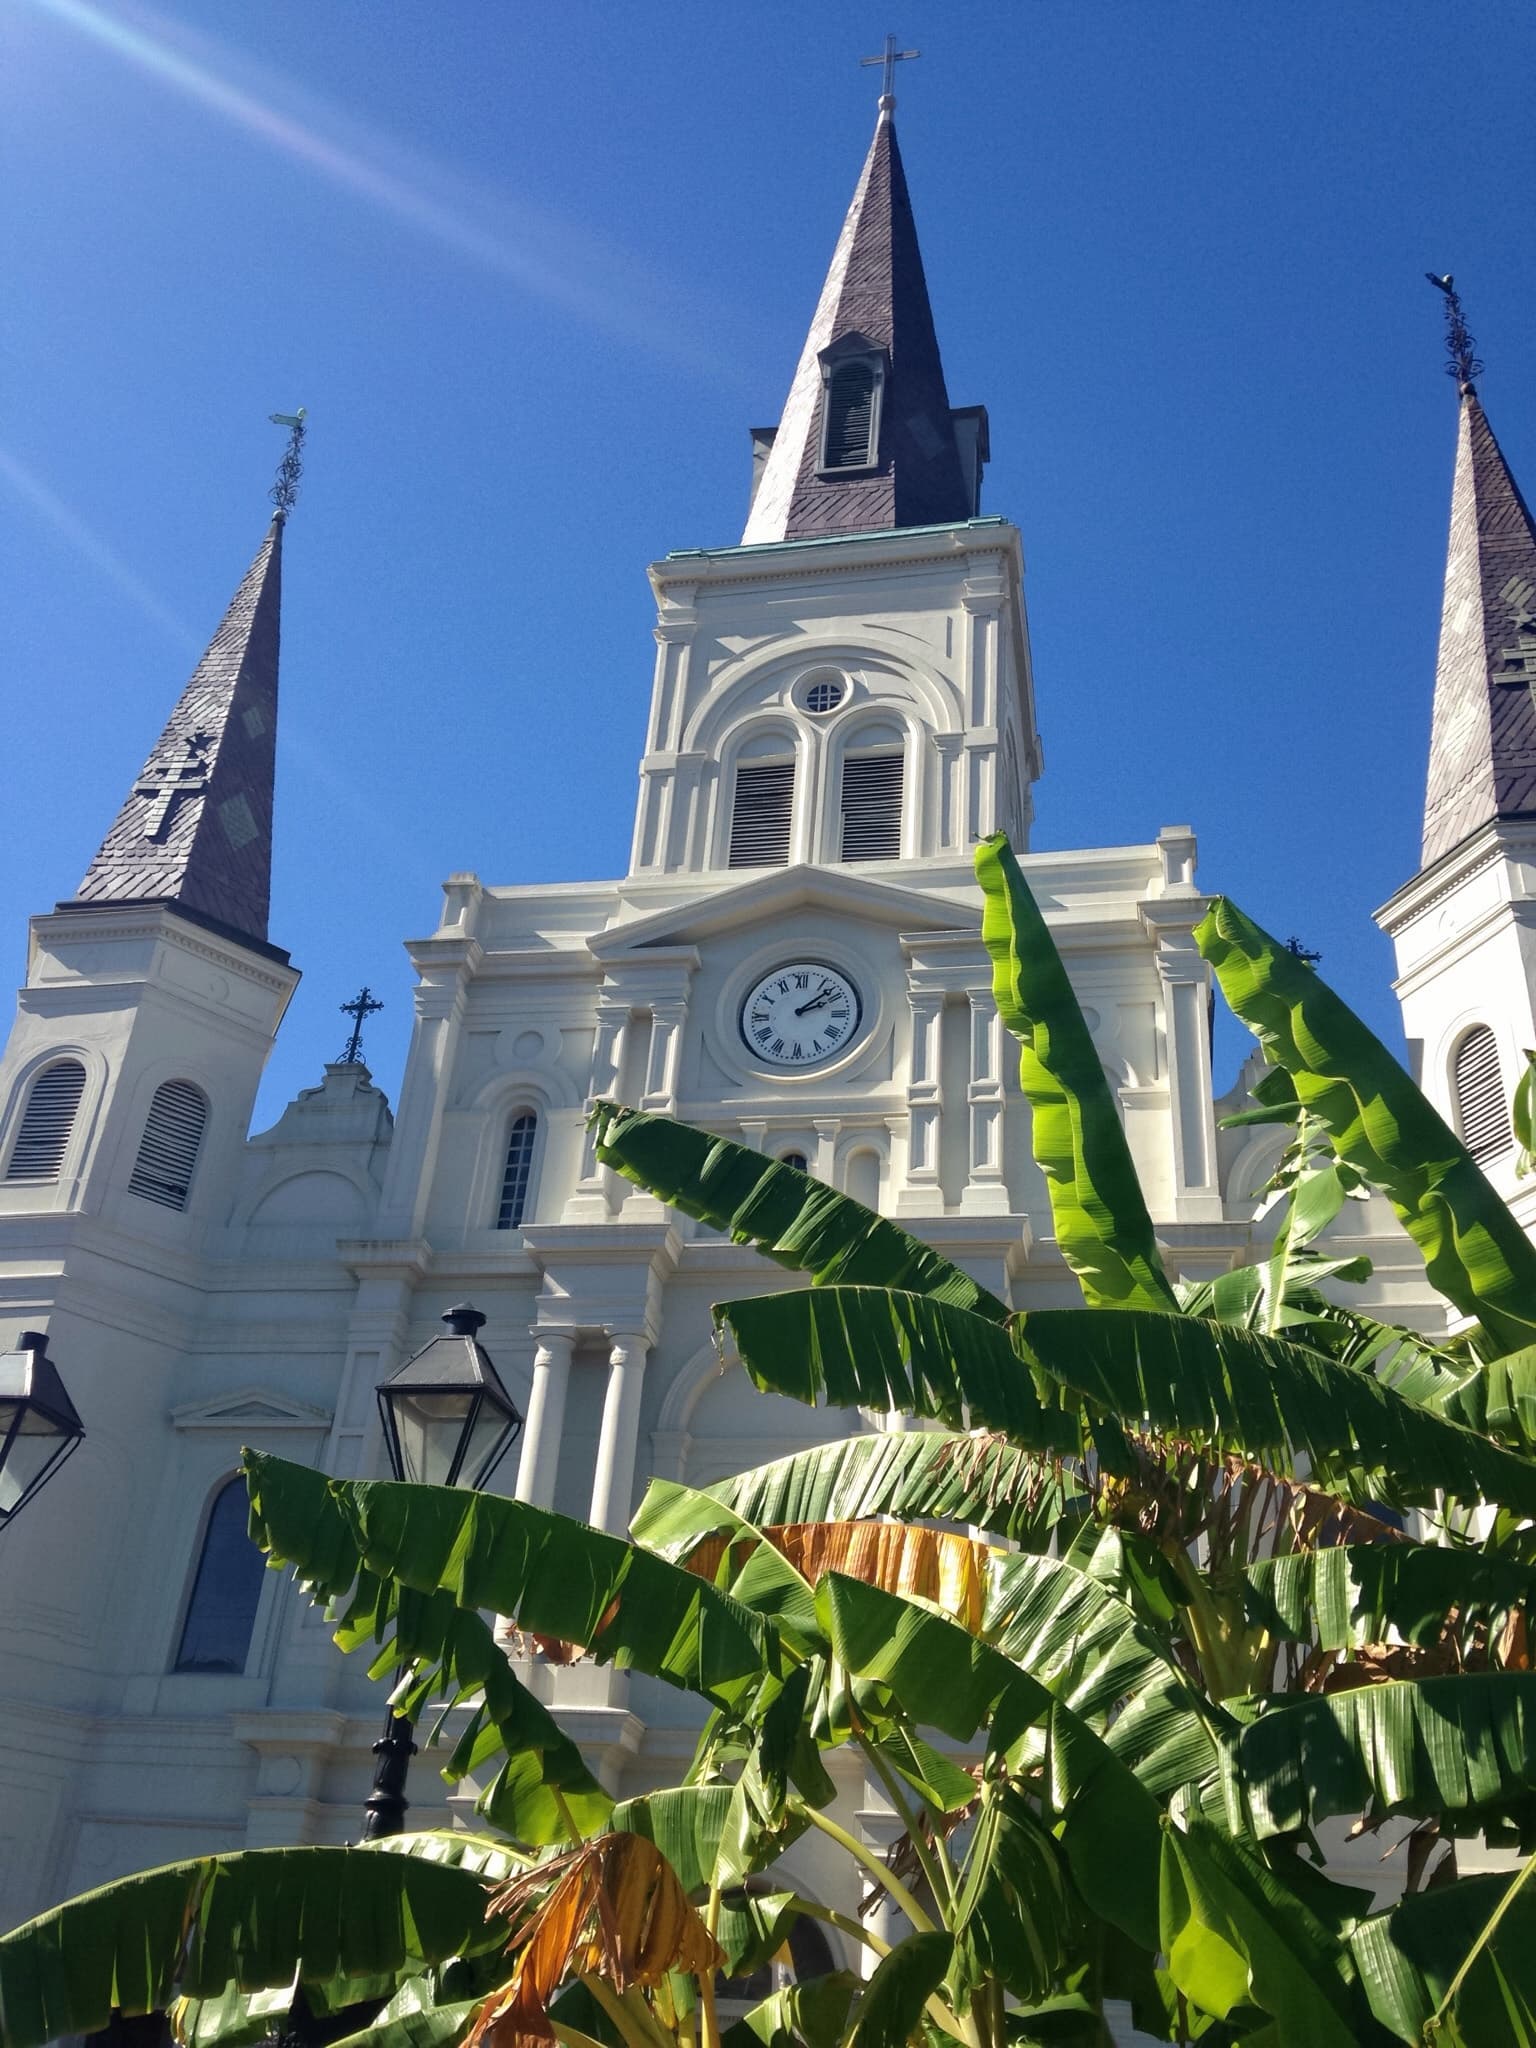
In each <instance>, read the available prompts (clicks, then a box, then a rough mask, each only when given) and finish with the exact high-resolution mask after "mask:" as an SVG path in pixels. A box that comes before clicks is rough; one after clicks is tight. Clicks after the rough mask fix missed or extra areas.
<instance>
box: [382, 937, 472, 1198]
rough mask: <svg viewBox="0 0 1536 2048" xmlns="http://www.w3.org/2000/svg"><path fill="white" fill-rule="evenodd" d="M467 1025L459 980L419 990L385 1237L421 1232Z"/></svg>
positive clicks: (392, 1155)
mask: <svg viewBox="0 0 1536 2048" xmlns="http://www.w3.org/2000/svg"><path fill="white" fill-rule="evenodd" d="M463 1020H464V988H463V983H462V981H461V979H460V978H459V976H458V975H457V974H455V975H454V977H453V979H451V980H446V981H442V982H438V983H436V984H431V985H429V984H423V985H422V986H420V987H419V988H418V989H417V990H416V1023H415V1026H414V1029H413V1031H412V1034H411V1052H410V1058H409V1059H408V1060H407V1061H406V1064H405V1085H404V1087H403V1088H402V1089H401V1091H400V1108H399V1112H398V1114H397V1116H396V1118H395V1130H394V1137H393V1139H392V1141H391V1144H390V1148H389V1163H388V1166H387V1168H386V1171H385V1176H384V1194H383V1197H382V1199H381V1201H380V1204H379V1224H378V1230H379V1235H380V1236H381V1237H411V1236H414V1235H415V1233H416V1232H417V1231H418V1230H419V1229H420V1228H421V1225H422V1219H423V1218H424V1216H425V1214H426V1208H427V1200H428V1197H429V1195H430V1194H431V1191H432V1173H433V1168H434V1167H435V1165H436V1163H437V1143H438V1138H439V1135H440V1134H441V1131H442V1123H443V1109H444V1106H445V1103H446V1101H447V1094H448V1082H449V1078H450V1076H451V1074H452V1071H453V1057H454V1054H455V1052H456V1051H457V1049H458V1043H459V1031H460V1029H461V1027H462V1024H463Z"/></svg>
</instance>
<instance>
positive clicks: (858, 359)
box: [742, 39, 988, 543]
mask: <svg viewBox="0 0 1536 2048" xmlns="http://www.w3.org/2000/svg"><path fill="white" fill-rule="evenodd" d="M915 55H916V52H915V51H897V50H896V49H895V45H894V39H890V41H889V44H888V49H887V53H886V56H885V57H884V58H873V59H870V60H869V61H870V62H873V63H885V64H886V65H887V71H888V72H889V66H890V64H891V63H893V62H895V61H898V60H899V59H900V58H901V57H902V56H915ZM893 106H894V101H893V100H892V98H891V95H890V92H889V86H887V91H886V92H885V93H884V94H882V96H881V101H880V115H879V119H878V120H877V122H876V124H875V136H874V141H873V142H872V143H871V144H870V149H869V155H868V156H867V157H866V159H865V162H864V169H863V172H862V173H861V175H860V178H859V183H858V187H857V189H856V191H855V192H854V195H853V204H852V205H851V206H850V207H849V209H848V216H847V219H846V220H845V221H844V222H843V231H842V234H841V235H840V236H839V237H838V243H837V247H836V249H835V250H834V252H833V256H832V265H831V268H830V269H829V270H828V272H827V277H826V282H825V284H824V285H823V286H822V290H821V298H820V301H819V303H818V304H817V307H816V313H815V317H814V319H813V320H812V321H811V328H810V332H809V334H808V335H807V336H806V339H805V346H804V348H803V349H802V351H801V355H800V362H799V366H798V368H797V369H796V371H795V376H794V382H793V383H792V384H791V386H790V391H789V397H788V399H787V400H786V401H785V406H784V414H783V418H782V420H781V421H780V423H779V426H778V427H777V429H764V428H759V429H757V430H756V431H755V433H754V435H753V440H754V444H755V446H756V449H757V454H758V470H757V482H756V488H755V490H754V493H753V499H752V509H751V512H750V515H749V517H748V519H747V525H746V530H745V532H744V533H743V534H742V541H743V543H752V542H756V541H784V540H806V539H814V538H819V537H822V536H825V535H829V534H839V533H870V532H881V531H888V530H889V529H890V528H892V527H901V526H941V525H947V524H949V523H951V522H959V521H961V520H965V519H970V518H973V517H974V516H975V514H976V512H977V509H978V505H979V496H980V479H981V466H982V463H983V462H984V461H985V460H986V457H987V452H988V450H987V419H986V413H985V411H984V410H983V409H982V408H981V407H979V406H973V407H969V408H966V409H964V410H963V411H960V412H956V411H954V410H953V409H952V408H951V406H950V403H949V394H948V392H947V390H946V388H945V384H944V365H943V363H942V362H941V360H940V357H939V344H938V338H937V336H936V334H935V333H934V326H933V312H932V309H931V307H930V305H929V303H928V285H927V280H926V279H925V277H924V275H923V259H922V256H921V254H920V252H919V250H918V246H917V227H916V224H915V222H914V220H913V218H912V202H911V200H910V199H909V197H908V195H907V181H906V174H905V172H904V171H903V169H902V163H901V151H900V150H899V148H898V147H897V143H896V124H895V121H894V119H893V117H892V107H893Z"/></svg>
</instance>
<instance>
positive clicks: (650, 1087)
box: [640, 1003, 688, 1116]
mask: <svg viewBox="0 0 1536 2048" xmlns="http://www.w3.org/2000/svg"><path fill="white" fill-rule="evenodd" d="M687 1016H688V1005H687V1004H686V1003H652V1005H651V1044H650V1052H649V1054H648V1056H647V1059H646V1062H645V1087H644V1089H643V1090H642V1091H641V1096H640V1107H641V1108H642V1109H648V1110H650V1111H651V1112H652V1113H653V1114H655V1115H657V1116H674V1115H676V1113H677V1073H678V1065H679V1062H680V1061H681V1059H682V1053H683V1025H684V1022H685V1021H686V1019H687Z"/></svg>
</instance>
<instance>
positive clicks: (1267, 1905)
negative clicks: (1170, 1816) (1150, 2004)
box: [1159, 1819, 1360, 2048]
mask: <svg viewBox="0 0 1536 2048" xmlns="http://www.w3.org/2000/svg"><path fill="white" fill-rule="evenodd" d="M1159 1914H1160V1919H1161V1926H1162V1949H1163V1953H1164V1955H1165V1956H1166V1958H1167V1967H1168V1971H1169V1974H1170V1975H1171V1977H1172V1978H1173V1981H1174V1983H1175V1984H1177V1985H1178V1987H1179V1989H1180V1990H1181V1991H1182V1992H1183V1993H1184V1996H1185V1997H1186V1998H1187V1999H1189V2001H1190V2002H1191V2004H1193V2005H1194V2006H1196V2007H1197V2008H1198V2009H1199V2010H1200V2011H1203V2012H1207V2013H1211V2014H1213V2015H1215V2017H1217V2018H1218V2019H1235V2020H1239V2021H1240V2020H1242V2019H1243V2018H1244V2016H1245V2015H1246V2014H1253V2015H1254V2016H1255V2017H1256V2016H1257V2014H1258V2013H1269V2014H1270V2015H1272V2017H1273V2019H1274V2021H1275V2028H1276V2031H1275V2032H1274V2034H1273V2035H1272V2036H1271V2035H1268V2034H1265V2035H1260V2034H1258V2033H1250V2032H1249V2030H1248V2028H1247V2027H1242V2028H1240V2032H1241V2036H1242V2038H1243V2039H1244V2040H1249V2039H1252V2040H1254V2041H1258V2040H1261V2039H1264V2040H1273V2042H1274V2043H1275V2044H1276V2048H1279V2044H1281V2043H1289V2042H1295V2043H1297V2044H1298V2048H1300V2044H1301V2043H1303V2042H1305V2043H1306V2044H1307V2048H1360V2035H1359V2033H1358V2032H1357V2031H1356V2027H1355V2025H1354V2024H1353V2021H1354V2011H1355V2005H1356V2000H1355V1997H1354V1994H1353V1977H1354V1966H1353V1963H1352V1960H1351V1958H1350V1955H1349V1951H1348V1950H1347V1949H1346V1948H1345V1947H1344V1946H1343V1944H1342V1943H1340V1942H1339V1941H1338V1940H1337V1939H1336V1938H1335V1936H1334V1935H1333V1934H1332V1933H1331V1932H1330V1931H1329V1929H1328V1928H1327V1927H1326V1926H1324V1925H1323V1923H1322V1922H1321V1921H1319V1920H1318V1919H1317V1918H1316V1917H1315V1915H1313V1914H1312V1913H1311V1912H1309V1910H1308V1909H1307V1907H1306V1906H1305V1905H1304V1904H1303V1903H1302V1901H1301V1900H1300V1899H1298V1898H1297V1897H1296V1896H1295V1894H1294V1893H1292V1892H1290V1891H1288V1890H1287V1889H1286V1887H1285V1886H1284V1885H1282V1884H1281V1883H1280V1882H1279V1880H1278V1879H1277V1878H1276V1877H1274V1876H1273V1875H1272V1874H1271V1873H1270V1872H1269V1871H1268V1870H1267V1869H1266V1868H1265V1867H1264V1865H1263V1863H1262V1862H1260V1860H1259V1859H1258V1858H1257V1857H1256V1856H1253V1855H1250V1854H1249V1853H1248V1852H1247V1851H1246V1850H1245V1849H1244V1848H1243V1846H1242V1845H1241V1843H1239V1842H1235V1841H1232V1840H1230V1839H1229V1838H1228V1837H1226V1836H1224V1835H1222V1834H1221V1833H1220V1831H1219V1830H1218V1829H1216V1828H1214V1827H1212V1826H1211V1824H1210V1823H1209V1822H1208V1821H1204V1820H1198V1819H1192V1820H1190V1821H1189V1823H1188V1826H1187V1828H1185V1829H1180V1828H1177V1827H1171V1828H1169V1829H1168V1830H1167V1832H1166V1833H1165V1835H1164V1837H1163V1855H1162V1868H1161V1873H1160V1899H1159Z"/></svg>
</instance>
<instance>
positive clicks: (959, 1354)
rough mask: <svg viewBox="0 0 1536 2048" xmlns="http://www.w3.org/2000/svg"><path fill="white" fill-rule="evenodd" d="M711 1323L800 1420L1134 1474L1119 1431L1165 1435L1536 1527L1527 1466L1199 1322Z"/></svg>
mask: <svg viewBox="0 0 1536 2048" xmlns="http://www.w3.org/2000/svg"><path fill="white" fill-rule="evenodd" d="M715 1319H716V1323H717V1325H718V1326H719V1327H721V1328H722V1329H724V1330H726V1331H728V1332H729V1335H730V1337H731V1339H732V1341H733V1342H734V1344H735V1346H736V1349H737V1351H738V1353H739V1354H740V1357H741V1361H742V1363H743V1365H744V1366H745V1367H746V1370H747V1372H748V1373H749V1374H750V1376H751V1377H752V1379H753V1380H754V1381H755V1383H756V1384H757V1385H758V1386H760V1387H764V1388H767V1389H769V1390H771V1391H773V1392H777V1393H785V1394H792V1395H794V1396H795V1397H796V1398H797V1399H799V1400H802V1401H806V1402H808V1403H815V1402H817V1401H818V1400H819V1401H825V1402H827V1403H829V1404H831V1405H832V1406H835V1407H860V1406H879V1407H887V1406H888V1407H894V1408H899V1409H901V1410H903V1411H904V1412H907V1413H915V1414H919V1415H936V1416H938V1417H939V1418H940V1419H941V1420H943V1421H944V1422H946V1423H948V1424H949V1425H950V1426H951V1427H955V1426H957V1425H960V1424H962V1423H966V1422H977V1423H981V1424H983V1425H984V1426H986V1427H988V1428H993V1429H1001V1430H1003V1431H1005V1432H1006V1434H1007V1435H1008V1436H1009V1437H1011V1438H1012V1439H1013V1440H1014V1441H1015V1442H1016V1443H1020V1444H1023V1445H1025V1446H1027V1447H1029V1448H1030V1449H1033V1450H1039V1451H1046V1452H1053V1453H1054V1454H1056V1455H1057V1456H1073V1455H1076V1454H1078V1453H1079V1452H1080V1451H1081V1449H1082V1448H1083V1446H1084V1443H1085V1441H1086V1439H1087V1436H1088V1434H1089V1432H1090V1431H1091V1433H1092V1435H1093V1438H1094V1441H1095V1444H1096V1448H1097V1451H1098V1454H1099V1457H1100V1460H1101V1462H1102V1464H1103V1465H1104V1467H1105V1469H1107V1470H1129V1469H1131V1468H1130V1466H1129V1464H1128V1462H1127V1459H1126V1451H1125V1444H1124V1436H1123V1431H1124V1430H1126V1429H1130V1430H1150V1431H1154V1432H1169V1433H1171V1434H1174V1435H1176V1436H1178V1437H1180V1438H1183V1439H1192V1440H1195V1441H1197V1442H1201V1443H1204V1444H1206V1445H1208V1446H1209V1447H1211V1448H1213V1449H1217V1450H1221V1451H1232V1452H1236V1453H1239V1454H1241V1455H1242V1456H1244V1457H1247V1458H1251V1459H1254V1460H1255V1461H1257V1462H1259V1463H1261V1464H1265V1465H1267V1466H1269V1467H1270V1468H1272V1469H1274V1470H1277V1471H1284V1472H1288V1473H1291V1474H1295V1473H1297V1472H1299V1471H1303V1470H1304V1471H1305V1472H1306V1474H1307V1475H1309V1476H1310V1477H1311V1479H1312V1480H1313V1482H1314V1483H1315V1484H1318V1485H1321V1486H1325V1487H1328V1488H1330V1489H1332V1490H1336V1491H1342V1492H1345V1493H1347V1494H1349V1496H1350V1497H1351V1498H1352V1499H1354V1500H1356V1501H1357V1502H1359V1503H1361V1504H1368V1503H1369V1502H1371V1501H1373V1500H1377V1501H1379V1500H1381V1499H1383V1498H1386V1499H1389V1500H1394V1501H1399V1502H1403V1503H1407V1504H1409V1505H1412V1504H1415V1503H1417V1502H1422V1501H1426V1500H1430V1499H1433V1498H1434V1496H1435V1495H1436V1494H1437V1492H1439V1491H1440V1490H1442V1489H1443V1490H1445V1491H1447V1492H1449V1493H1452V1494H1454V1495H1455V1496H1456V1497H1457V1498H1458V1499H1459V1500H1464V1501H1472V1500H1483V1501H1489V1502H1496V1503H1499V1504H1500V1505H1503V1506H1507V1507H1510V1508H1512V1509H1515V1510H1518V1511H1519V1512H1520V1513H1522V1514H1536V1463H1532V1462H1531V1461H1530V1460H1527V1459H1525V1458H1522V1457H1520V1456H1518V1455H1516V1453H1514V1452H1513V1451H1509V1450H1506V1449H1504V1448H1502V1447H1501V1446H1499V1445H1497V1444H1493V1443H1490V1442H1489V1441H1488V1440H1487V1439H1486V1438H1485V1437H1482V1436H1479V1435H1478V1434H1477V1433H1476V1432H1475V1431H1473V1430H1470V1429H1468V1428H1466V1427H1465V1426H1464V1425H1462V1424H1460V1423H1455V1422H1451V1421H1449V1420H1447V1419H1446V1418H1444V1417H1442V1416H1440V1415H1436V1414H1433V1413H1432V1412H1430V1411H1427V1410H1425V1409H1423V1408H1420V1407H1418V1406H1416V1405H1415V1404H1413V1403H1412V1402H1410V1401H1407V1400H1404V1399H1403V1398H1402V1396H1400V1395H1398V1394H1396V1393H1394V1392H1393V1390H1392V1389H1391V1388H1390V1387H1387V1386H1383V1385H1382V1384H1381V1383H1380V1382H1379V1381H1377V1380H1375V1379H1373V1378H1372V1377H1371V1375H1370V1374H1368V1373H1363V1372H1356V1371H1352V1370H1350V1369H1349V1368H1348V1367H1346V1366H1341V1365H1339V1364H1337V1363H1335V1361H1334V1360H1332V1359H1330V1358H1327V1357H1325V1356H1324V1355H1323V1354H1322V1353H1321V1352H1316V1351H1312V1350H1310V1349H1307V1348H1305V1347H1303V1346H1302V1345H1300V1344H1296V1343H1293V1342H1291V1341H1289V1340H1287V1339H1284V1338H1279V1337H1267V1336H1264V1335H1262V1334H1261V1333H1259V1332H1258V1331H1253V1330H1241V1329H1236V1328H1231V1327H1228V1326H1225V1325H1221V1324H1216V1323H1210V1322H1206V1321H1204V1320H1202V1319H1201V1318H1199V1317H1195V1316H1175V1315H1159V1314H1156V1313H1153V1312H1150V1311H1147V1310H1141V1309H1116V1310H1113V1311H1111V1310H1104V1309H1042V1310H1036V1311H1034V1312H1032V1313H1030V1314H1027V1315H1019V1316H1016V1317H1015V1318H1014V1319H1013V1322H1012V1325H1011V1329H1010V1330H1009V1331H1002V1330H997V1329H994V1328H993V1327H992V1326H991V1325H989V1324H987V1323H985V1322H983V1321H982V1320H981V1319H980V1317H977V1316H968V1315H966V1314H965V1313H964V1311H963V1310H959V1309H953V1308H949V1307H947V1306H945V1305H944V1304H942V1303H937V1302H931V1301H925V1300H923V1299H922V1298H921V1297H919V1296H916V1295H902V1294H897V1293H894V1292H888V1291H886V1290H883V1289H879V1288H872V1287H851V1288H849V1287H825V1288H818V1289H815V1290H814V1291H812V1290H806V1289H800V1290H797V1291H795V1292H793V1293H787V1294H766V1295H757V1296H754V1297H752V1298H749V1299H742V1300H738V1301H729V1302H723V1303H719V1304H717V1306H716V1308H715ZM1021 1363H1022V1364H1023V1365H1024V1366H1027V1367H1029V1368H1032V1370H1029V1371H1025V1370H1021V1369H1020V1367H1021Z"/></svg>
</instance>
